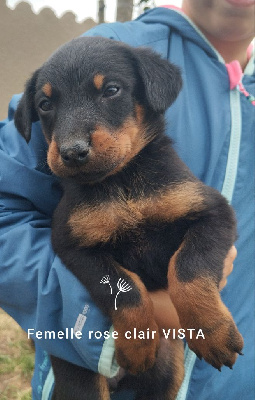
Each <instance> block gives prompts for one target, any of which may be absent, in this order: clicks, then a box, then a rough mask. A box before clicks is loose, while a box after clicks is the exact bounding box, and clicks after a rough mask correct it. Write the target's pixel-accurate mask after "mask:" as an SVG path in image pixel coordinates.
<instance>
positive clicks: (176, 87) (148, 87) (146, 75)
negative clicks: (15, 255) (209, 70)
mask: <svg viewBox="0 0 255 400" xmlns="http://www.w3.org/2000/svg"><path fill="white" fill-rule="evenodd" d="M134 54H135V62H136V66H137V68H138V72H139V75H140V77H141V79H142V82H143V86H144V90H145V96H146V100H147V103H148V105H149V107H150V108H151V109H152V110H153V111H155V112H158V113H163V112H165V111H166V110H167V108H168V107H169V106H170V105H171V104H172V103H173V102H174V101H175V99H176V97H177V96H178V93H179V92H180V90H181V88H182V78H181V72H180V69H179V68H178V67H177V66H176V65H173V64H171V63H170V62H169V61H167V60H165V59H163V58H161V57H160V55H159V54H157V53H155V52H153V51H152V50H150V49H148V48H135V49H134Z"/></svg>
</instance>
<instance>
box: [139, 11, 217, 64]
mask: <svg viewBox="0 0 255 400" xmlns="http://www.w3.org/2000/svg"><path fill="white" fill-rule="evenodd" d="M137 21H140V22H144V23H148V24H158V23H160V24H162V25H165V26H167V27H169V29H171V31H176V32H178V33H179V34H180V35H181V36H182V37H183V38H185V39H187V40H189V41H191V42H193V43H195V44H197V45H198V46H199V47H200V48H202V49H203V50H205V51H206V52H207V53H208V55H210V57H213V58H216V59H217V60H219V61H221V62H223V63H224V60H223V58H222V57H221V55H220V54H219V53H218V52H217V50H216V49H214V47H213V46H212V45H211V44H210V42H209V41H208V40H207V38H206V37H205V36H204V34H203V33H202V32H201V31H200V29H199V28H198V27H197V26H196V25H195V24H194V23H193V22H192V21H191V19H190V18H189V17H187V15H186V14H185V13H184V12H183V11H182V10H181V9H180V8H177V7H174V6H170V8H168V6H167V7H166V6H165V7H163V6H162V7H156V8H153V9H151V10H148V11H146V12H145V13H144V14H142V15H141V16H139V17H138V18H137Z"/></svg>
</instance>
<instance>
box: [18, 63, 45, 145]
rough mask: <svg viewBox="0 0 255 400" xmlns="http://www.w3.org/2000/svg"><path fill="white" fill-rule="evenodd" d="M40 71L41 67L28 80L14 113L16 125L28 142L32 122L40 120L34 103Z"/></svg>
mask: <svg viewBox="0 0 255 400" xmlns="http://www.w3.org/2000/svg"><path fill="white" fill-rule="evenodd" d="M39 71H40V70H39V69H38V70H37V71H35V72H34V74H33V75H32V77H31V79H29V81H28V82H27V84H26V87H25V91H24V94H23V96H22V97H21V99H20V102H19V104H18V108H17V110H16V112H15V115H14V123H15V126H16V128H17V129H18V131H19V132H20V133H21V135H22V136H23V137H24V138H25V139H26V141H27V142H29V140H30V138H31V127H32V122H35V121H38V120H39V118H38V115H37V112H36V110H35V104H34V97H35V92H36V81H37V77H38V74H39Z"/></svg>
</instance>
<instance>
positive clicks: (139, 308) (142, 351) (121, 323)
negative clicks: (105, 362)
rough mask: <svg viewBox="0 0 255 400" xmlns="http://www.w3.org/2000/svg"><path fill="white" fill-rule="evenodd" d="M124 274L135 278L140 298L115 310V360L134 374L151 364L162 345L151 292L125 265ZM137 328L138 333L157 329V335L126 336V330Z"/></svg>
mask: <svg viewBox="0 0 255 400" xmlns="http://www.w3.org/2000/svg"><path fill="white" fill-rule="evenodd" d="M122 269H123V270H124V271H125V273H126V274H127V275H128V276H129V277H130V278H131V279H132V281H133V285H132V283H131V287H132V286H133V288H134V286H135V287H136V288H137V289H138V290H139V292H140V295H141V301H140V302H139V303H138V304H137V305H136V306H132V307H123V308H121V309H120V310H119V309H118V310H117V311H113V313H112V321H113V326H114V330H115V331H117V332H118V337H117V339H116V359H117V361H118V362H119V364H120V365H121V366H122V367H123V368H126V369H128V370H129V372H131V373H134V374H136V373H138V372H143V371H145V370H146V369H148V368H150V367H152V365H153V364H154V360H155V354H156V350H157V348H158V346H159V332H158V326H157V324H156V322H155V319H154V313H153V305H152V301H151V299H150V297H149V295H148V292H147V290H146V288H145V286H144V284H143V283H142V281H141V280H140V278H139V277H138V276H137V275H136V274H135V273H133V272H131V271H128V270H126V269H124V268H122ZM134 328H136V329H137V332H140V331H143V332H147V329H148V328H149V330H150V332H152V331H156V333H155V336H154V338H152V336H151V337H150V338H149V339H147V338H146V339H139V338H138V337H137V338H136V339H135V338H134V337H131V338H130V339H127V338H126V337H125V335H126V332H127V330H130V331H131V332H133V329H134Z"/></svg>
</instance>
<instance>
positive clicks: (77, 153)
mask: <svg viewBox="0 0 255 400" xmlns="http://www.w3.org/2000/svg"><path fill="white" fill-rule="evenodd" d="M88 153H89V145H88V144H87V143H86V142H83V141H78V142H75V143H73V144H72V145H71V146H66V145H62V146H61V147H60V155H61V158H62V161H63V163H64V164H65V165H66V166H67V167H80V166H82V165H83V164H85V163H86V162H87V161H88Z"/></svg>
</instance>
